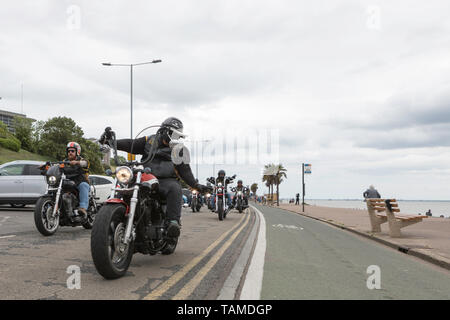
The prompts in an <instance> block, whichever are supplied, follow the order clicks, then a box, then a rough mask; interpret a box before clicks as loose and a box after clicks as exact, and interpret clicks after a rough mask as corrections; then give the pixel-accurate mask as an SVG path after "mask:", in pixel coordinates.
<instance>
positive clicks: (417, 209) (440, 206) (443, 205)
mask: <svg viewBox="0 0 450 320" xmlns="http://www.w3.org/2000/svg"><path fill="white" fill-rule="evenodd" d="M283 202H285V201H283ZM300 202H301V199H300ZM397 202H398V206H399V208H400V213H405V214H419V213H420V214H421V215H425V212H427V211H428V210H431V214H432V216H433V217H440V216H441V215H442V216H444V217H446V218H450V201H444V200H443V201H433V200H399V199H397ZM305 203H307V204H309V205H316V206H322V207H332V208H350V209H365V210H367V206H366V203H365V202H364V201H363V200H324V199H305Z"/></svg>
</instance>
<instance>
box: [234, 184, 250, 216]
mask: <svg viewBox="0 0 450 320" xmlns="http://www.w3.org/2000/svg"><path fill="white" fill-rule="evenodd" d="M231 191H232V192H234V199H233V200H234V203H235V208H236V209H237V210H238V211H239V213H242V211H244V209H246V208H247V207H248V206H247V204H246V202H245V197H244V193H245V192H246V188H244V190H237V189H236V188H235V187H234V188H231Z"/></svg>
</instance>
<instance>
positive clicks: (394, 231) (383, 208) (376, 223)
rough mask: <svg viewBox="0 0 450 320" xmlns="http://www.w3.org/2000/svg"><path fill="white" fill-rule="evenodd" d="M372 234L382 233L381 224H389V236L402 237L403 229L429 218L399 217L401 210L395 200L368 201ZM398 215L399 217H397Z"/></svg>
mask: <svg viewBox="0 0 450 320" xmlns="http://www.w3.org/2000/svg"><path fill="white" fill-rule="evenodd" d="M366 203H367V209H368V211H369V217H370V223H371V226H372V232H381V226H380V225H381V224H382V223H384V222H386V221H387V222H388V224H389V235H390V236H391V237H393V238H398V237H401V236H402V233H401V231H400V229H401V228H404V227H407V226H409V225H412V224H415V223H417V222H421V221H422V219H424V218H427V216H415V215H399V214H398V213H399V212H400V209H399V207H398V203H397V200H395V199H366ZM396 214H397V215H396Z"/></svg>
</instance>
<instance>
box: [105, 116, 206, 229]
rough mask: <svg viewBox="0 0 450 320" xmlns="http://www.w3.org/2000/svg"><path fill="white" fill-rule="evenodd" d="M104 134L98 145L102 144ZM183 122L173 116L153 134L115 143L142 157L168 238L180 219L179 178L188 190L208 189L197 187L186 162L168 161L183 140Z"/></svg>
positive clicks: (119, 147)
mask: <svg viewBox="0 0 450 320" xmlns="http://www.w3.org/2000/svg"><path fill="white" fill-rule="evenodd" d="M106 137H107V134H106V133H104V134H103V135H102V137H101V138H100V142H101V143H104V142H105V138H106ZM184 137H185V135H184V134H183V123H182V122H181V121H180V120H179V119H177V118H174V117H170V118H167V119H166V120H164V122H163V123H162V124H161V127H160V129H159V130H158V131H157V133H156V134H154V135H151V136H145V137H142V138H138V139H120V140H117V149H118V150H122V151H126V152H129V153H132V154H142V155H143V156H142V159H143V160H145V163H144V167H149V168H150V169H151V170H152V174H153V175H154V176H156V177H157V178H158V180H159V191H160V194H161V196H162V197H163V198H165V199H166V200H167V211H166V214H167V221H166V223H167V233H168V235H169V236H170V237H178V236H179V235H180V226H181V224H180V217H181V207H182V201H183V200H182V191H181V183H180V182H179V179H182V180H184V181H185V182H186V183H187V184H188V185H189V186H190V187H192V188H194V189H197V190H198V191H199V192H201V193H203V192H205V191H207V190H208V188H207V187H206V186H204V185H201V184H199V183H198V182H197V181H196V180H195V178H194V175H193V174H192V170H191V167H190V165H189V163H184V162H182V163H181V164H176V163H174V162H173V161H172V155H171V154H172V148H173V147H174V146H175V145H176V144H177V143H179V141H178V139H180V138H184Z"/></svg>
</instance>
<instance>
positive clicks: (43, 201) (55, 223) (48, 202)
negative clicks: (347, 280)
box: [34, 197, 59, 236]
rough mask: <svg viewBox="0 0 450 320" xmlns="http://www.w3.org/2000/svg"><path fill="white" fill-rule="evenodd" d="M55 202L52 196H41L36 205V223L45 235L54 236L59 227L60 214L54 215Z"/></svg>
mask: <svg viewBox="0 0 450 320" xmlns="http://www.w3.org/2000/svg"><path fill="white" fill-rule="evenodd" d="M54 205H55V204H54V203H53V200H52V198H51V197H40V198H39V199H38V201H37V202H36V205H35V207H34V224H35V225H36V229H38V231H39V232H40V233H41V234H42V235H44V236H52V235H54V234H55V232H56V231H57V230H58V227H59V215H58V214H57V215H56V216H55V217H52V214H53V207H54Z"/></svg>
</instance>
